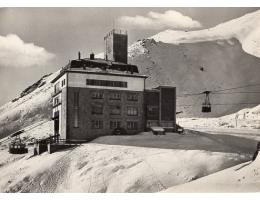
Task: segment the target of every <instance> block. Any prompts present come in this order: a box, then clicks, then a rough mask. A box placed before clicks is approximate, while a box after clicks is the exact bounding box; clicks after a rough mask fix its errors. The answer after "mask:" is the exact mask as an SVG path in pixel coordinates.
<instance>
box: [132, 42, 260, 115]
mask: <svg viewBox="0 0 260 200" xmlns="http://www.w3.org/2000/svg"><path fill="white" fill-rule="evenodd" d="M231 42H232V43H231ZM129 50H130V57H129V62H131V63H133V64H136V65H137V66H139V70H140V72H141V73H142V74H147V75H148V76H149V78H148V79H147V80H146V86H147V88H152V87H156V86H158V85H173V86H176V87H177V92H178V97H179V98H178V99H177V101H178V102H177V107H178V111H183V112H184V113H183V114H182V117H188V116H190V117H195V116H196V117H199V116H201V117H214V116H215V117H218V116H223V115H226V114H230V113H233V112H236V111H238V110H240V109H242V108H244V107H245V106H255V105H257V104H259V103H260V93H255V94H245V93H236V94H232V95H213V96H211V103H212V104H228V105H217V106H215V107H214V109H213V110H212V113H209V114H207V115H205V114H204V115H203V113H201V104H202V102H203V101H204V96H203V95H200V96H186V97H185V96H184V95H183V94H193V93H200V92H203V91H205V90H219V89H223V88H231V87H237V86H242V85H248V84H254V83H259V74H260V59H259V58H258V57H255V56H252V55H249V54H247V53H245V52H244V51H243V49H242V47H241V44H240V43H239V41H238V40H236V39H231V40H230V41H225V40H222V41H221V42H220V41H206V42H197V43H186V44H167V43H163V42H156V41H154V40H142V41H139V42H137V43H136V44H134V45H133V46H131V47H130V48H129ZM201 68H203V70H201ZM236 91H239V92H244V91H260V85H258V86H255V87H251V88H245V89H240V90H236ZM240 103H256V104H249V105H244V104H240Z"/></svg>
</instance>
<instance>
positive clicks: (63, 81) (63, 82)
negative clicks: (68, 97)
mask: <svg viewBox="0 0 260 200" xmlns="http://www.w3.org/2000/svg"><path fill="white" fill-rule="evenodd" d="M64 85H66V80H65V79H63V80H62V81H61V86H62V87H63V86H64Z"/></svg>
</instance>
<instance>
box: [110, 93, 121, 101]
mask: <svg viewBox="0 0 260 200" xmlns="http://www.w3.org/2000/svg"><path fill="white" fill-rule="evenodd" d="M109 99H111V100H121V94H120V93H115V92H113V93H111V94H110V97H109Z"/></svg>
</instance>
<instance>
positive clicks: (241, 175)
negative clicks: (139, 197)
mask: <svg viewBox="0 0 260 200" xmlns="http://www.w3.org/2000/svg"><path fill="white" fill-rule="evenodd" d="M259 183H260V157H259V156H258V157H257V159H256V160H255V161H254V162H251V161H249V162H246V163H242V164H239V165H237V166H235V167H231V168H229V169H226V170H223V171H220V172H217V173H215V174H212V175H209V176H205V177H203V178H201V179H198V180H196V181H193V182H191V183H187V184H183V185H179V186H176V187H171V188H169V189H167V190H165V191H164V192H259V191H260V187H259Z"/></svg>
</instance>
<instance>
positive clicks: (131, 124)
mask: <svg viewBox="0 0 260 200" xmlns="http://www.w3.org/2000/svg"><path fill="white" fill-rule="evenodd" d="M126 127H127V129H128V130H137V129H138V122H133V121H128V122H127V123H126Z"/></svg>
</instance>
